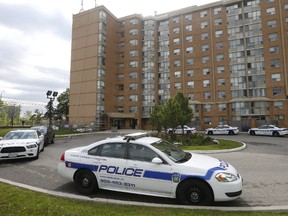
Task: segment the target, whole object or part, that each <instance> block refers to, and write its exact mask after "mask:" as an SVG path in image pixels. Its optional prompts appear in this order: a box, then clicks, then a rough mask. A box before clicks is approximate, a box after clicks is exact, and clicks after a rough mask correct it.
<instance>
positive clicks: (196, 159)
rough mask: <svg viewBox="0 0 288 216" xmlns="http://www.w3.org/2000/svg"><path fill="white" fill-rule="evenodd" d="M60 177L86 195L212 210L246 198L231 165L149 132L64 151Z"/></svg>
mask: <svg viewBox="0 0 288 216" xmlns="http://www.w3.org/2000/svg"><path fill="white" fill-rule="evenodd" d="M58 173H59V174H60V175H61V176H63V177H65V178H67V179H70V180H71V181H74V183H75V185H76V187H77V188H78V190H79V192H80V193H82V194H85V195H88V194H92V193H95V192H97V190H98V189H107V190H113V191H120V192H126V193H127V192H128V193H135V194H142V195H150V196H159V197H168V198H177V199H178V201H179V202H180V203H182V204H190V205H211V204H212V203H213V202H214V201H229V200H234V199H236V198H238V197H239V196H240V195H241V193H242V178H241V175H240V174H239V173H238V172H237V171H236V169H235V168H234V167H233V166H231V165H230V164H229V163H227V162H225V161H223V160H218V159H216V158H213V157H210V156H206V155H201V154H196V153H188V152H184V151H182V150H181V149H179V148H177V147H175V146H174V145H172V144H171V143H169V142H167V141H165V140H162V139H160V138H156V137H150V136H147V134H146V133H134V134H129V135H126V136H123V137H115V138H108V139H105V140H102V141H98V142H96V143H93V144H90V145H88V146H82V147H77V148H73V149H70V150H67V151H65V152H64V153H63V154H62V156H61V161H60V163H59V165H58Z"/></svg>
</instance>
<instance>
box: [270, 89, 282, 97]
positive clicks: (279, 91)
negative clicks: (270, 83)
mask: <svg viewBox="0 0 288 216" xmlns="http://www.w3.org/2000/svg"><path fill="white" fill-rule="evenodd" d="M272 94H273V95H274V96H279V95H282V88H281V87H273V88H272Z"/></svg>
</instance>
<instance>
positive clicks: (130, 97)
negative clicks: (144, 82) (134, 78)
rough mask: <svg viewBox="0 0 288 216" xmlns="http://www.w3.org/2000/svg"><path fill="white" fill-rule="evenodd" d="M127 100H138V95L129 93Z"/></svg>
mask: <svg viewBox="0 0 288 216" xmlns="http://www.w3.org/2000/svg"><path fill="white" fill-rule="evenodd" d="M129 101H138V95H130V96H129Z"/></svg>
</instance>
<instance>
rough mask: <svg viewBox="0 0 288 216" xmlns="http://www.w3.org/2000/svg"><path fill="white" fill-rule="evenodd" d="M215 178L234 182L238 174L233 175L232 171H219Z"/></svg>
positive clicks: (220, 180)
mask: <svg viewBox="0 0 288 216" xmlns="http://www.w3.org/2000/svg"><path fill="white" fill-rule="evenodd" d="M215 178H216V179H217V180H218V181H219V182H233V181H236V180H237V176H235V175H233V174H232V173H225V172H221V173H218V174H217V175H216V176H215Z"/></svg>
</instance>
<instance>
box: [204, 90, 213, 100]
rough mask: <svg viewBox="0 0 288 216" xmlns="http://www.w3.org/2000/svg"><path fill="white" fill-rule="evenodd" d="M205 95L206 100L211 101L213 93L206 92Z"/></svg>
mask: <svg viewBox="0 0 288 216" xmlns="http://www.w3.org/2000/svg"><path fill="white" fill-rule="evenodd" d="M203 95H204V99H210V98H211V92H210V91H209V92H204V93H203Z"/></svg>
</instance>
